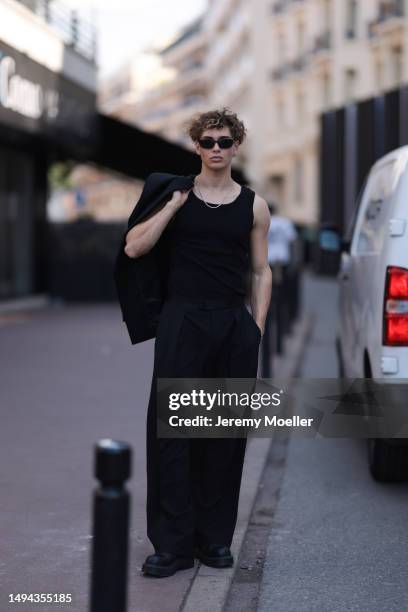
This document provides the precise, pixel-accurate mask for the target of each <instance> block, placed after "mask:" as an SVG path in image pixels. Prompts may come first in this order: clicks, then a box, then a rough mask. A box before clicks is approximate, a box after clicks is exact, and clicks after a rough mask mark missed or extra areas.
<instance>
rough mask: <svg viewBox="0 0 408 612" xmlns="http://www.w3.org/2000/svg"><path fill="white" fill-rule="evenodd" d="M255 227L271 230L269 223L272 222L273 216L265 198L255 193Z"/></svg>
mask: <svg viewBox="0 0 408 612" xmlns="http://www.w3.org/2000/svg"><path fill="white" fill-rule="evenodd" d="M253 210H254V225H253V226H254V227H262V228H264V229H269V223H270V220H271V215H270V212H269V208H268V204H267V202H266V200H265V199H264V198H262V197H261V196H260V195H258V194H257V193H255V197H254V205H253Z"/></svg>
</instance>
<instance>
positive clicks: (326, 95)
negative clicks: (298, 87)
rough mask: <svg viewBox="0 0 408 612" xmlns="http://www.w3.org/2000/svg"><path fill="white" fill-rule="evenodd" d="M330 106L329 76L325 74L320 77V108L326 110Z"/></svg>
mask: <svg viewBox="0 0 408 612" xmlns="http://www.w3.org/2000/svg"><path fill="white" fill-rule="evenodd" d="M330 104H331V89H330V75H329V74H327V73H326V72H325V73H324V74H323V75H322V107H323V109H327V108H329V107H330Z"/></svg>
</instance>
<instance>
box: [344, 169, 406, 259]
mask: <svg viewBox="0 0 408 612" xmlns="http://www.w3.org/2000/svg"><path fill="white" fill-rule="evenodd" d="M400 175H401V172H400V167H399V164H398V163H397V162H396V161H395V160H391V161H389V162H387V163H385V164H383V165H382V166H380V167H379V168H377V169H376V170H375V172H374V173H371V175H370V177H369V180H368V183H367V188H366V190H365V192H364V196H363V201H362V206H361V212H360V214H359V223H358V226H359V227H358V228H356V237H355V240H354V241H353V242H355V243H356V247H355V248H356V252H357V254H359V255H363V254H366V253H378V252H379V251H381V248H382V245H383V241H384V236H385V232H386V231H387V229H388V225H387V224H386V223H385V215H386V211H387V207H388V205H389V201H390V198H391V196H392V195H393V193H394V191H395V189H396V187H397V184H398V179H399V178H400ZM353 250H354V249H353Z"/></svg>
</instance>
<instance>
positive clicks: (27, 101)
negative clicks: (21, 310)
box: [0, 0, 96, 300]
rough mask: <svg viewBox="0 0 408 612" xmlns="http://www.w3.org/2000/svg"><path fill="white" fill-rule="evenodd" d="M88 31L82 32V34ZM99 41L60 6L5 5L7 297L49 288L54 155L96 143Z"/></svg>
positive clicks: (0, 100) (0, 150) (1, 23)
mask: <svg viewBox="0 0 408 612" xmlns="http://www.w3.org/2000/svg"><path fill="white" fill-rule="evenodd" d="M81 32H83V30H81ZM95 101H96V65H95V44H94V39H93V38H92V36H91V37H90V38H89V37H87V36H85V37H83V35H82V34H81V35H80V34H79V22H78V20H77V18H76V15H75V14H73V13H71V12H70V11H68V10H67V9H65V8H64V6H63V5H61V4H60V3H58V2H53V3H46V2H41V1H40V0H38V1H34V0H33V1H32V2H29V1H25V2H17V1H15V0H2V2H1V4H0V300H2V299H6V298H16V297H20V296H25V295H31V294H35V293H41V292H43V291H44V289H45V286H46V258H47V253H46V244H45V243H46V199H47V189H48V186H47V169H48V165H49V163H50V161H51V156H52V151H54V152H56V151H57V150H58V149H59V150H62V149H63V148H64V146H65V145H69V146H71V145H72V144H73V146H74V147H75V148H76V149H77V150H78V151H79V150H81V151H84V150H85V147H87V146H89V143H90V142H91V141H92V125H91V120H92V117H93V114H94V112H95Z"/></svg>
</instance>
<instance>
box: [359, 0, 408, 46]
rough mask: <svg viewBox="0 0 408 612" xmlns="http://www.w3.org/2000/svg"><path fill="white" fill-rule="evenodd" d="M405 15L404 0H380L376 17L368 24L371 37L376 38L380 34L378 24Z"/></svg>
mask: <svg viewBox="0 0 408 612" xmlns="http://www.w3.org/2000/svg"><path fill="white" fill-rule="evenodd" d="M404 16H405V7H404V0H388V2H387V1H384V2H380V6H379V9H378V14H377V17H376V19H374V20H373V21H370V22H369V23H368V25H367V33H368V37H369V38H375V37H376V36H377V35H378V26H379V25H381V24H382V23H385V22H386V21H388V20H390V19H395V18H399V17H404Z"/></svg>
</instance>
